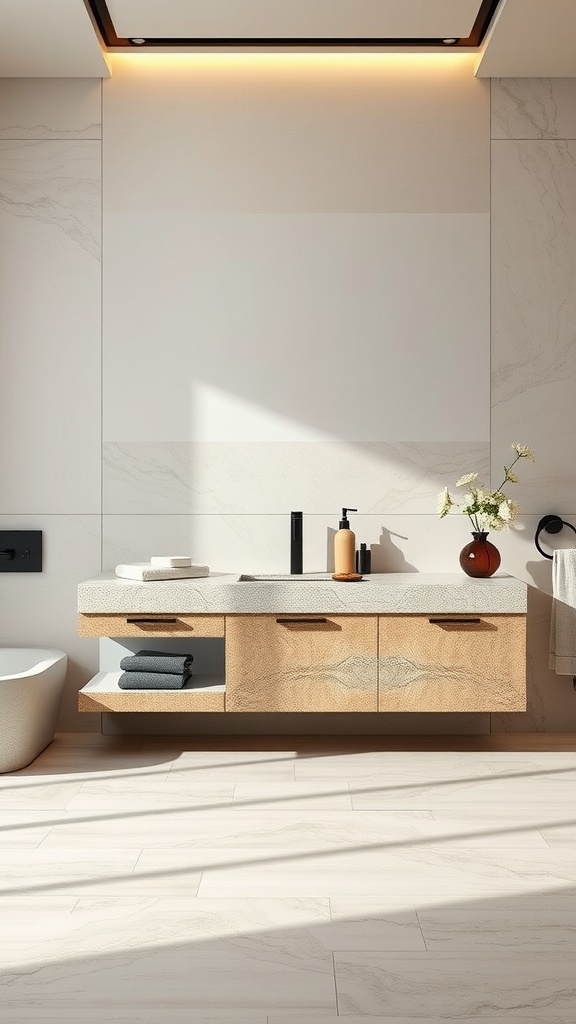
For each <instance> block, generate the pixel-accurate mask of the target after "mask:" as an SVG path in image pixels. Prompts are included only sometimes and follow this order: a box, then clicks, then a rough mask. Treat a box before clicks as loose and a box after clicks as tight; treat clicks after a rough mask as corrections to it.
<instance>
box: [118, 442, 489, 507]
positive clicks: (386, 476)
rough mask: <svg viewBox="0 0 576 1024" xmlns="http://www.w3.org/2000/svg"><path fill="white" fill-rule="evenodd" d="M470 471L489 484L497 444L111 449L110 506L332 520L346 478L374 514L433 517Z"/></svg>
mask: <svg viewBox="0 0 576 1024" xmlns="http://www.w3.org/2000/svg"><path fill="white" fill-rule="evenodd" d="M470 467H472V468H473V469H474V470H476V471H477V472H478V473H479V475H480V477H481V478H482V479H485V480H488V479H489V473H490V466H489V451H488V444H487V443H485V442H478V443H477V444H473V443H469V444H467V443H458V442H454V443H449V442H444V443H440V442H439V443H437V444H426V443H424V442H422V443H416V442H410V443H409V442H405V443H401V442H398V443H396V444H394V443H384V442H380V443H377V442H364V443H362V442H345V441H336V440H334V441H328V440H327V441H324V442H313V441H308V442H304V443H298V442H297V441H293V442H281V441H277V442H271V441H262V442H223V441H222V442H218V441H212V442H210V441H205V442H198V443H194V442H184V441H181V442H142V443H137V442H124V443H122V442H116V443H114V442H107V443H106V444H105V445H104V503H103V507H104V512H105V513H109V514H113V515H129V514H133V515H142V514H156V515H158V514H161V515H175V514H185V513H188V514H191V513H192V514H196V515H215V514H221V515H234V514H240V515H247V514H254V515H259V516H262V515H264V514H269V515H282V514H285V513H286V510H287V509H290V508H299V509H300V508H302V509H306V512H307V514H315V515H318V514H320V515H329V514H330V511H331V510H332V509H335V510H336V511H338V507H339V505H341V502H342V487H343V484H342V481H344V480H345V481H346V488H347V493H349V494H351V495H353V496H354V504H355V505H356V506H357V507H358V508H360V509H362V511H363V513H364V514H365V515H374V514H377V513H381V514H384V515H389V514H390V513H397V512H400V511H401V512H403V513H405V514H411V515H413V514H416V513H419V514H428V515H429V514H430V513H433V512H435V510H436V496H437V494H438V492H439V491H440V490H442V488H443V487H445V486H446V484H447V483H452V482H454V481H455V480H456V479H457V478H458V477H459V476H461V475H462V474H463V473H465V472H466V471H471V470H470Z"/></svg>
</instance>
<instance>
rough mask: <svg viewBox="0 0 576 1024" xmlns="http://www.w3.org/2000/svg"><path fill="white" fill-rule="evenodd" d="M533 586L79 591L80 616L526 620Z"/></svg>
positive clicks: (460, 578)
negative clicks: (503, 616)
mask: <svg viewBox="0 0 576 1024" xmlns="http://www.w3.org/2000/svg"><path fill="white" fill-rule="evenodd" d="M525 610H526V586H525V584H523V583H521V582H520V581H518V580H516V579H514V578H513V577H511V576H505V575H496V576H493V577H491V578H490V579H471V578H470V577H468V576H465V575H464V574H463V573H461V574H456V573H437V574H431V573H418V574H413V573H387V574H386V573H381V574H377V573H375V574H372V575H370V576H367V577H365V579H364V580H361V581H359V582H357V583H338V582H336V581H334V580H332V579H331V577H330V576H329V575H328V574H327V575H326V578H325V579H324V580H320V581H316V580H308V581H298V582H293V581H291V582H288V583H283V582H281V581H270V582H248V583H240V582H238V578H237V577H236V576H225V575H222V576H217V575H216V576H210V577H207V578H205V579H200V580H169V581H160V580H157V581H154V582H153V583H134V582H132V581H130V580H124V579H118V578H117V577H116V576H106V575H103V576H100V577H97V578H95V579H92V580H85V581H84V582H83V583H80V584H79V586H78V611H80V612H86V613H89V612H93V613H94V612H96V613H100V614H104V613H114V612H118V613H125V612H167V611H171V612H174V611H178V612H180V613H184V612H191V613H193V612H198V613H203V612H204V613H206V612H218V613H224V614H236V613H238V614H239V613H248V614H249V613H258V612H261V613H268V614H272V613H274V612H295V613H298V612H326V613H329V614H337V613H338V612H340V613H341V614H347V613H355V612H356V613H359V612H366V613H370V612H372V613H378V612H382V613H386V612H391V613H392V612H394V613H404V614H411V613H427V612H430V613H450V612H461V613H469V612H478V613H483V614H489V613H490V612H492V613H494V614H498V613H511V612H515V613H519V614H522V613H524V612H525Z"/></svg>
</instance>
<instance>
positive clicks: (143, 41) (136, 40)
mask: <svg viewBox="0 0 576 1024" xmlns="http://www.w3.org/2000/svg"><path fill="white" fill-rule="evenodd" d="M130 42H131V43H134V46H142V43H145V42H146V40H145V39H140V38H139V37H138V38H136V39H131V40H130ZM444 42H446V40H444Z"/></svg>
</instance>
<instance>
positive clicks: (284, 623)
mask: <svg viewBox="0 0 576 1024" xmlns="http://www.w3.org/2000/svg"><path fill="white" fill-rule="evenodd" d="M276 622H277V623H278V625H279V626H294V625H296V626H299V625H300V624H301V623H308V624H309V625H311V626H312V625H318V626H320V625H321V624H322V623H323V622H328V619H327V618H325V617H324V618H314V619H276Z"/></svg>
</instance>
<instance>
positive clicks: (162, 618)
mask: <svg viewBox="0 0 576 1024" xmlns="http://www.w3.org/2000/svg"><path fill="white" fill-rule="evenodd" d="M78 635H79V636H117V637H146V636H148V637H149V636H158V637H168V636H172V637H177V638H181V637H190V638H193V637H218V636H224V616H223V615H187V614H184V615H181V614H179V613H178V612H169V613H167V614H160V613H153V614H146V613H144V612H133V613H131V614H129V615H115V614H114V615H92V614H82V613H80V614H79V615H78Z"/></svg>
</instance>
